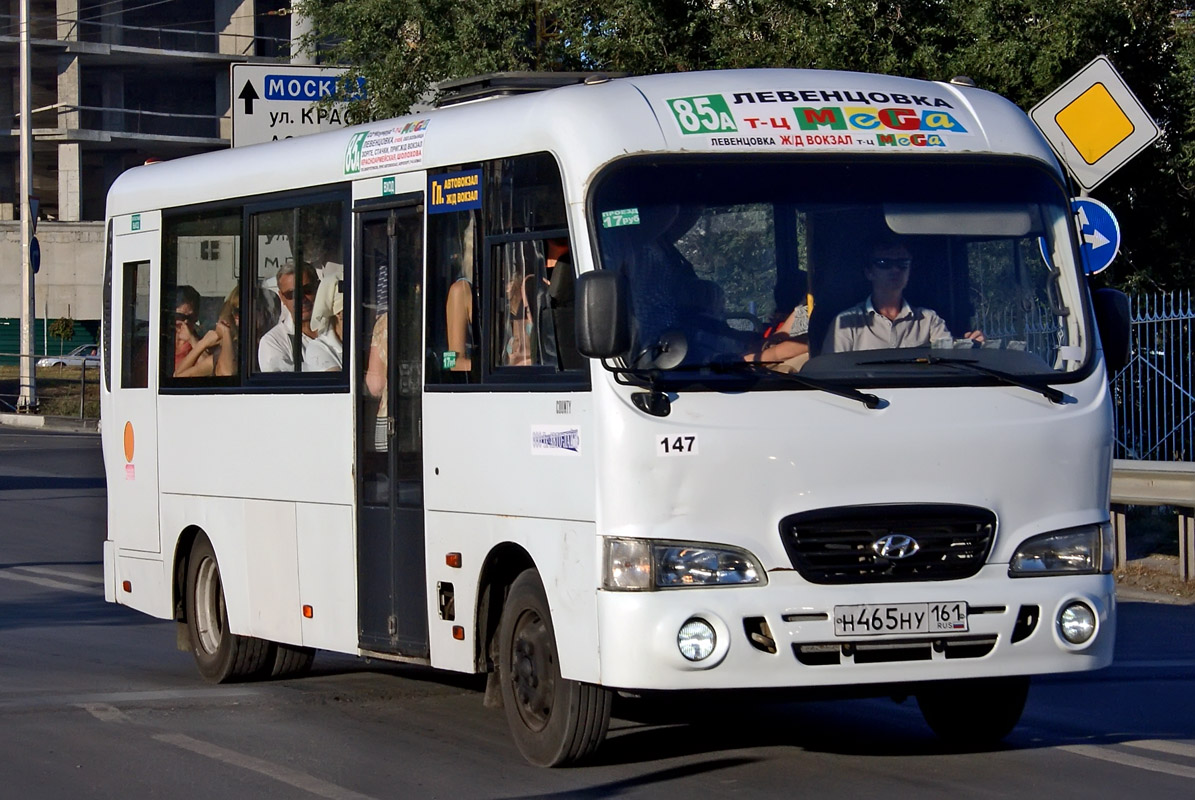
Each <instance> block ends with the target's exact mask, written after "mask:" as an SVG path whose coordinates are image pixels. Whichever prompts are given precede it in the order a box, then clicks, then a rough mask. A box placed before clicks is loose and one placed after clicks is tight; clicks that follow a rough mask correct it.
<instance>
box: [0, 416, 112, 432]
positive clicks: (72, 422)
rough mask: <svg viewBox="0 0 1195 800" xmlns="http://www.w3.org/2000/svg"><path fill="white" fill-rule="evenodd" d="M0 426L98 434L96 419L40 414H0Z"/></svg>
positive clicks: (98, 423) (98, 424) (98, 428)
mask: <svg viewBox="0 0 1195 800" xmlns="http://www.w3.org/2000/svg"><path fill="white" fill-rule="evenodd" d="M0 425H8V426H11V427H14V428H39V429H41V430H48V431H61V432H75V433H99V432H100V421H99V420H97V419H78V418H75V417H45V416H42V415H40V414H11V413H0Z"/></svg>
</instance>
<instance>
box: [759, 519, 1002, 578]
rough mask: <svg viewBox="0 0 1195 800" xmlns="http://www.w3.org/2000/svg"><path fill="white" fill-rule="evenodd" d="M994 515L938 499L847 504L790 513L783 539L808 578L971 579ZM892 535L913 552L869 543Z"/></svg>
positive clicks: (985, 552) (986, 547)
mask: <svg viewBox="0 0 1195 800" xmlns="http://www.w3.org/2000/svg"><path fill="white" fill-rule="evenodd" d="M995 533H996V515H995V514H993V513H992V512H991V511H988V510H987V509H983V508H977V507H975V506H956V505H939V504H922V505H883V506H848V507H844V508H824V509H817V510H816V511H805V512H802V513H800V514H792V515H790V516H788V517H785V518H784V519H782V520H781V521H780V538H781V540H782V541H783V542H784V548H785V550H786V551H788V557H789V558H790V559H791V560H792V565H793V567H794V568H795V569H796V570H797V572H799V573H800V574H801V577H803V578H805V580H807V581H810V582H812V583H823V584H844V583H885V582H889V583H898V582H909V581H949V580H958V579H960V578H969V577H971V576H972V575H974V574H975V573H977V572H979V570H980V568H981V567H982V566H983V564H984V561H985V560H986V559H987V555H988V551H989V550H990V549H991V546H992V540H993V538H994V537H995ZM889 534H896V535H898V536H907V537H910V538H912V539H913V540H915V541H916V543H917V551H916V552H915V553H913V554H912V555H909V556H906V557H904V558H897V557H891V556H884V555H881V554H880V553H879V552H877V548H876V547H874V545H875V544H876V542H877V541H878V540H880V539H881V538H882V537H885V536H888V535H889Z"/></svg>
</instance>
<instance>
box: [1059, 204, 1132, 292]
mask: <svg viewBox="0 0 1195 800" xmlns="http://www.w3.org/2000/svg"><path fill="white" fill-rule="evenodd" d="M1071 208H1072V209H1073V210H1074V212H1075V227H1077V228H1078V229H1079V255H1080V256H1081V257H1082V259H1083V271H1084V272H1086V273H1087V274H1088V275H1095V274H1096V273H1097V272H1103V271H1104V270H1106V269H1107V268H1108V265H1109V264H1111V263H1112V259H1114V258H1116V254H1117V253H1119V252H1120V223H1118V222H1117V221H1116V215H1115V214H1113V213H1112V209H1110V208H1108V207H1107V206H1106V205H1104V204H1103V203H1101V202H1100V201H1099V200H1092V199H1091V198H1090V197H1077V198H1074V199H1072V200H1071Z"/></svg>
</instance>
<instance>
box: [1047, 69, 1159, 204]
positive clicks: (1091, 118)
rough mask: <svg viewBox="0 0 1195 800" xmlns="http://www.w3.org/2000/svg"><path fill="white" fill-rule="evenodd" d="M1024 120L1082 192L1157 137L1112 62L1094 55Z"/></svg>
mask: <svg viewBox="0 0 1195 800" xmlns="http://www.w3.org/2000/svg"><path fill="white" fill-rule="evenodd" d="M1029 116H1030V117H1032V118H1033V121H1034V122H1035V123H1036V124H1037V127H1038V128H1039V129H1040V130H1041V132H1042V134H1044V135H1045V137H1046V139H1047V140H1048V141H1049V142H1050V145H1051V146H1052V147H1053V148H1054V151H1055V152H1056V153H1058V156H1059V158H1060V159H1061V160H1062V163H1063V164H1065V165H1066V168H1067V170H1069V171H1070V173H1071V175H1073V176H1074V178H1075V180H1076V181H1077V182H1078V183H1079V185H1080V186H1082V187H1083V188H1084V189H1086V190H1087V191H1091V190H1092V189H1094V188H1095V187H1096V186H1098V185H1099V183H1100V182H1101V181H1103V180H1104V179H1105V178H1107V177H1108V176H1109V175H1111V174H1112V173H1113V172H1116V170H1118V169H1120V168H1121V167H1122V166H1124V164H1125V163H1126V162H1127V161H1128V160H1129V159H1130V158H1132V157H1133V156H1135V155H1137V153H1139V152H1141V151H1142V150H1144V149H1145V148H1146V147H1148V146H1149V145H1150V143H1152V142H1153V140H1154V139H1157V138H1158V135H1159V131H1158V126H1157V125H1155V124H1154V121H1153V119H1151V118H1150V116H1149V112H1147V111H1146V110H1145V108H1144V107H1143V106H1142V105H1141V103H1140V101H1138V100H1137V97H1136V96H1135V95H1134V94H1133V92H1132V90H1131V89H1129V87H1128V86H1127V85H1126V84H1125V82H1124V80H1123V79H1122V78H1121V77H1120V74H1119V73H1117V71H1116V68H1115V67H1113V66H1112V62H1111V61H1109V60H1108V59H1107V58H1105V57H1104V56H1097V57H1096V58H1095V59H1094V60H1093V61H1092V62H1091V63H1090V64H1088V65H1087V66H1086V67H1084V68H1083V69H1081V70H1079V72H1078V73H1076V74H1075V76H1074V77H1073V78H1071V79H1070V80H1069V81H1067V82H1066V83H1064V84H1062V86H1059V87H1058V88H1057V89H1055V90H1054V91H1053V93H1052V94H1050V96H1049V97H1047V98H1046V99H1045V100H1042V101H1041V102H1040V103H1038V104H1037V105H1035V106H1034V107H1033V109H1032V110H1031V111H1030V112H1029Z"/></svg>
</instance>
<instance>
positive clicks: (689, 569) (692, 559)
mask: <svg viewBox="0 0 1195 800" xmlns="http://www.w3.org/2000/svg"><path fill="white" fill-rule="evenodd" d="M604 572H605V574H604V575H603V578H602V586H603V587H604V588H606V589H613V590H616V591H642V590H645V589H647V590H650V589H672V588H683V587H687V586H744V585H750V584H762V583H766V582H767V578H766V576H765V574H764V571H763V569H761V568H760V566H759V563H758V562H757V561H756V560H755V558H754V557H753V556H751V554H750V553H747V552H746V551H745V550H738V549H735V548H731V547H722V546H718V547H715V546H712V545H705V544H697V543H689V542H653V541H650V540H647V539H607V540H606V559H605V565H604Z"/></svg>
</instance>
